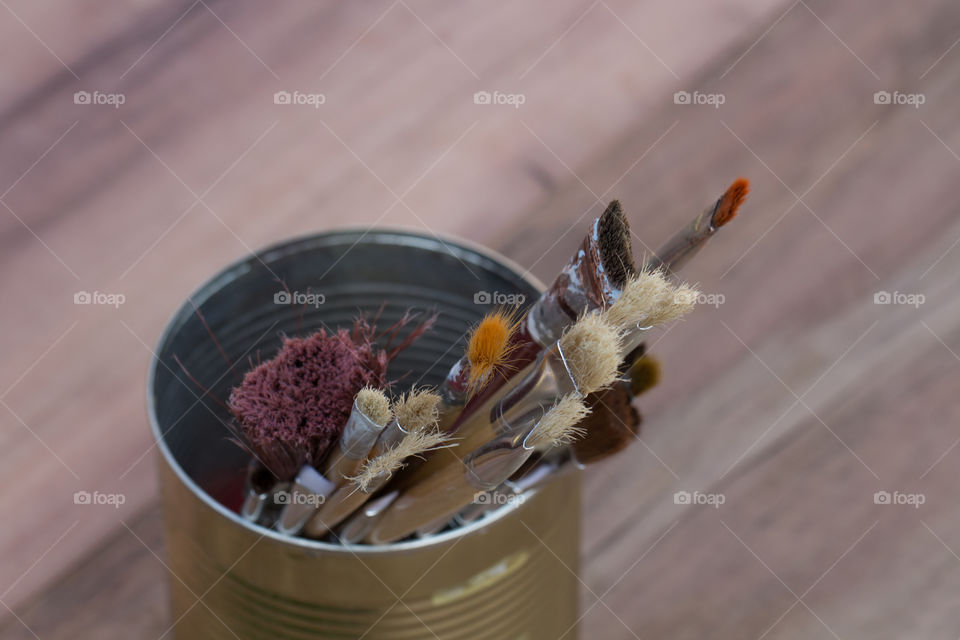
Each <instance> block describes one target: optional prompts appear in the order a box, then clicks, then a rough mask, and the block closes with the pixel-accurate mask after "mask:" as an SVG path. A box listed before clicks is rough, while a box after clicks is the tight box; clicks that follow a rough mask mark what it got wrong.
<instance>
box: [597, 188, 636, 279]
mask: <svg viewBox="0 0 960 640" xmlns="http://www.w3.org/2000/svg"><path fill="white" fill-rule="evenodd" d="M597 244H598V247H599V250H600V262H601V263H602V266H603V269H604V270H605V271H606V273H607V277H608V278H610V282H611V283H612V284H613V285H614V286H615V287H618V288H620V287H623V285H625V284H626V283H627V280H628V279H629V278H630V276H632V275H633V274H634V273H636V268H635V267H634V265H633V247H632V245H631V242H630V223H629V222H627V217H626V216H625V215H624V214H623V209H622V208H621V206H620V202H619V201H617V200H612V201H611V202H610V204H609V205H607V208H606V210H605V211H604V212H603V214H602V215H601V216H600V218H599V219H598V220H597Z"/></svg>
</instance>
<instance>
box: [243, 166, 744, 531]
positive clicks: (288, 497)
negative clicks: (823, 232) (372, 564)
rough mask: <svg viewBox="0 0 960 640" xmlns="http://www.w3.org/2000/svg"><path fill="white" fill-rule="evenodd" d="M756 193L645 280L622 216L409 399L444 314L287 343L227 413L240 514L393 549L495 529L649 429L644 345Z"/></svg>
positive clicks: (596, 228)
mask: <svg viewBox="0 0 960 640" xmlns="http://www.w3.org/2000/svg"><path fill="white" fill-rule="evenodd" d="M746 194H747V182H746V181H745V180H742V179H740V180H737V181H736V182H734V183H733V184H732V185H731V186H730V188H729V189H727V191H726V192H724V194H723V195H722V196H721V197H720V198H719V199H718V200H717V201H716V203H714V204H713V205H711V206H710V207H708V208H707V210H706V211H704V212H703V213H702V214H701V215H699V216H698V217H697V218H696V219H694V221H693V222H692V223H691V224H690V225H688V226H687V227H685V228H684V229H682V230H681V231H680V232H679V233H678V234H676V235H675V236H674V237H673V238H672V239H671V240H670V241H669V242H668V243H667V244H666V245H665V246H664V247H663V248H662V249H661V250H660V251H659V252H658V253H657V254H656V255H654V256H651V257H650V258H649V259H648V260H646V261H645V262H644V263H642V264H641V265H640V267H639V268H638V267H637V266H635V263H634V260H633V255H632V249H631V242H630V229H629V226H628V223H627V220H626V217H625V216H624V214H623V212H622V211H621V208H620V205H619V203H617V202H616V201H614V202H613V203H611V204H610V206H609V207H607V209H606V211H604V213H603V214H602V215H601V216H600V217H599V218H598V219H597V220H596V221H595V222H594V224H593V225H592V227H591V229H590V231H589V233H588V234H587V236H586V238H584V240H583V243H582V244H581V246H580V247H579V249H578V250H577V252H576V254H575V255H574V257H573V258H572V259H571V261H570V263H569V264H568V265H567V266H566V267H565V268H564V269H563V270H562V271H561V273H560V274H559V275H558V276H557V277H556V279H555V280H554V282H553V283H552V284H551V286H550V287H549V288H548V289H547V290H546V291H545V292H544V293H543V294H542V295H541V296H540V298H539V299H538V300H536V301H534V303H533V304H532V305H531V306H530V307H529V308H527V309H526V311H521V310H519V309H516V310H506V309H498V310H495V311H493V312H492V313H490V314H488V315H487V316H486V317H484V318H483V319H482V320H481V321H480V322H479V323H478V324H477V325H476V326H475V327H473V328H472V329H471V332H470V334H469V337H468V339H467V343H466V349H465V353H464V355H463V357H462V358H460V360H458V361H457V362H456V363H455V364H454V365H453V367H452V368H451V369H450V371H449V373H448V375H447V376H446V379H445V380H444V382H443V384H442V385H441V386H440V388H439V389H437V390H429V389H422V388H421V389H416V388H414V389H411V390H408V391H407V392H405V393H398V392H397V391H396V390H395V389H394V387H396V386H398V385H397V384H395V383H391V382H390V381H388V379H387V366H388V364H389V363H390V362H391V361H392V360H393V359H394V358H395V357H396V356H397V355H398V354H399V353H400V352H401V351H402V350H403V349H404V348H405V347H407V346H409V345H410V344H412V343H413V342H414V341H416V340H417V339H418V338H419V337H420V336H421V335H423V334H424V333H425V332H427V331H430V330H431V326H432V324H433V321H434V319H435V316H429V315H428V316H423V317H421V318H420V319H419V320H418V316H417V315H416V314H413V313H407V314H406V315H404V316H403V318H401V320H400V321H399V322H397V323H396V324H394V325H393V326H391V327H389V328H388V329H386V330H385V331H382V332H379V333H378V330H377V328H376V320H377V318H374V319H370V318H367V317H365V316H362V317H358V318H357V319H356V321H355V323H354V326H353V327H352V328H351V329H350V330H347V329H340V330H338V331H336V332H332V333H328V332H326V331H320V332H317V333H314V334H312V335H309V336H306V337H292V338H291V337H288V338H285V339H284V341H283V344H282V346H281V348H280V350H279V352H278V353H277V354H276V356H275V357H273V358H272V359H271V360H268V361H265V362H262V363H260V364H258V365H257V366H256V367H254V368H252V369H251V370H250V371H249V372H247V373H246V375H245V376H244V377H243V380H242V382H240V384H239V385H238V386H237V387H235V388H234V389H233V391H232V393H231V395H230V398H229V403H228V406H229V409H230V412H231V413H232V417H233V420H234V424H235V426H236V434H237V437H236V440H237V442H238V444H240V446H242V447H244V448H245V450H246V451H248V452H249V453H250V455H251V462H250V465H249V469H248V473H247V478H246V486H245V489H244V490H245V496H244V500H243V506H242V508H241V514H242V515H243V517H244V518H246V519H248V520H250V521H253V522H257V523H259V524H261V525H262V526H266V527H272V528H274V529H276V530H278V531H280V532H283V533H285V534H288V535H302V536H306V537H308V538H314V539H324V540H328V541H334V542H346V543H368V544H385V543H390V542H394V541H398V540H402V539H405V538H407V537H410V536H421V537H422V536H428V535H432V534H434V533H436V532H439V531H441V530H443V529H446V528H448V527H456V526H460V525H463V524H465V523H468V522H471V521H474V520H477V519H479V518H482V517H485V516H486V514H487V513H488V512H490V511H493V510H495V509H497V508H499V506H500V505H502V504H504V503H506V502H509V501H510V500H511V498H513V497H516V496H519V495H523V494H524V493H525V492H527V491H530V490H531V489H534V488H536V487H538V486H540V485H542V484H543V483H546V482H549V481H550V480H551V478H554V477H556V476H557V475H558V474H561V473H564V472H565V471H566V470H568V469H571V468H578V467H583V466H585V465H590V464H592V463H594V462H597V461H599V460H602V459H604V458H607V457H609V456H611V455H613V454H615V453H617V452H619V451H621V450H622V449H624V448H625V447H626V446H627V445H629V444H630V443H631V442H632V441H633V440H634V439H635V438H636V436H637V432H638V429H639V425H640V416H639V414H638V413H637V411H636V410H635V408H634V406H633V404H634V403H633V400H634V398H636V397H637V396H638V395H640V394H641V393H643V392H644V391H646V390H647V389H649V388H650V387H652V386H653V385H655V384H656V382H657V379H658V377H659V365H658V363H657V361H656V360H655V359H654V358H653V357H652V356H650V355H649V354H646V353H645V348H644V345H643V340H644V338H645V336H646V334H647V332H648V331H650V330H652V329H654V328H656V327H659V326H662V325H665V324H667V323H669V322H671V321H673V320H675V319H677V318H680V317H681V316H683V315H684V314H686V313H687V312H689V311H690V310H691V309H692V307H693V306H694V304H695V301H696V298H697V297H698V293H697V292H696V290H695V289H693V288H692V287H690V286H688V285H686V284H682V283H680V282H678V281H677V280H676V275H675V272H676V271H677V270H678V269H679V268H680V266H682V265H683V264H685V263H686V262H687V261H688V260H689V259H690V258H691V257H692V256H693V255H694V254H695V253H696V252H697V251H698V250H699V249H700V248H701V247H702V246H703V245H704V244H705V243H706V242H707V240H708V239H709V238H710V237H711V236H712V235H713V234H714V233H715V232H716V231H717V230H718V229H719V228H720V227H722V226H723V225H725V224H726V223H727V222H729V221H730V220H731V219H733V217H734V215H735V214H736V212H737V209H738V207H739V206H740V205H741V204H742V202H743V200H744V199H745V197H746ZM402 330H406V336H405V338H404V339H403V340H399V341H397V340H396V339H397V336H398V335H399V334H400V332H401V331H402ZM394 342H398V344H396V345H394V344H393V343H394ZM417 373H422V372H417Z"/></svg>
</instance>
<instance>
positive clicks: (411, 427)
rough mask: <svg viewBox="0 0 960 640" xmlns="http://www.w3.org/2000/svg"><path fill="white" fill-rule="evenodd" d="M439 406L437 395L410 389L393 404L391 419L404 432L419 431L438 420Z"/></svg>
mask: <svg viewBox="0 0 960 640" xmlns="http://www.w3.org/2000/svg"><path fill="white" fill-rule="evenodd" d="M439 405H440V396H439V395H437V394H435V393H433V392H431V391H427V390H426V389H420V390H419V391H418V390H416V389H411V390H410V392H409V393H407V394H404V395H401V396H400V397H399V398H398V399H397V400H396V402H394V403H393V417H394V418H396V419H397V422H399V423H400V426H401V427H403V428H404V429H405V430H406V431H408V432H414V431H419V430H421V429H424V428H426V427H427V426H429V425H431V424H433V423H434V422H436V421H437V420H438V419H439V411H438V406H439Z"/></svg>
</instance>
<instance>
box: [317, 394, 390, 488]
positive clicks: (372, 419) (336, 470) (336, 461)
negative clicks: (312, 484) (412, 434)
mask: <svg viewBox="0 0 960 640" xmlns="http://www.w3.org/2000/svg"><path fill="white" fill-rule="evenodd" d="M390 415H391V414H390V401H389V400H387V396H386V394H384V393H383V392H382V391H380V390H378V389H373V388H371V387H364V388H363V389H361V390H360V392H359V393H358V394H357V397H356V399H355V400H354V401H353V410H352V411H351V412H350V417H349V418H348V419H347V424H346V425H345V426H344V428H343V432H342V433H341V434H340V440H339V441H338V442H337V446H336V448H335V449H334V450H333V452H332V453H331V454H330V457H329V458H328V459H327V461H326V464H325V466H324V476H326V478H327V479H328V480H330V481H331V482H333V483H335V484H337V485H339V484H343V482H344V481H345V480H346V479H347V478H349V477H350V476H352V475H353V474H354V473H356V471H357V469H358V468H360V465H361V464H362V463H363V461H364V460H365V459H366V457H367V454H368V453H370V450H371V449H372V448H373V445H374V443H375V442H376V440H377V436H379V435H380V432H381V431H383V429H384V427H386V426H387V423H388V422H389V421H390Z"/></svg>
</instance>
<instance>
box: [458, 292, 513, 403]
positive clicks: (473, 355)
mask: <svg viewBox="0 0 960 640" xmlns="http://www.w3.org/2000/svg"><path fill="white" fill-rule="evenodd" d="M518 326H519V320H517V318H516V314H514V313H511V312H510V311H507V310H505V309H498V310H497V311H494V312H492V313H488V314H487V315H486V316H484V318H483V320H481V321H480V324H478V325H477V326H476V328H474V330H473V332H471V334H470V339H469V341H468V343H467V359H469V360H470V377H469V380H468V381H467V388H468V389H469V390H470V391H471V392H474V393H475V392H477V391H479V390H480V389H481V388H482V387H483V386H484V385H485V384H486V383H487V382H489V381H490V379H491V378H492V376H493V374H494V373H496V372H498V371H503V370H505V369H507V368H508V367H509V362H508V361H509V356H510V352H511V351H513V348H514V345H513V344H512V343H511V340H510V339H511V337H512V336H513V333H514V332H515V331H516V329H517V327H518Z"/></svg>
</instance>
